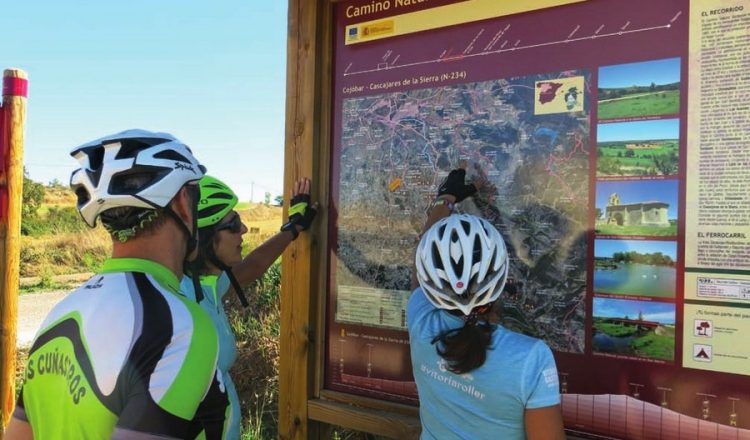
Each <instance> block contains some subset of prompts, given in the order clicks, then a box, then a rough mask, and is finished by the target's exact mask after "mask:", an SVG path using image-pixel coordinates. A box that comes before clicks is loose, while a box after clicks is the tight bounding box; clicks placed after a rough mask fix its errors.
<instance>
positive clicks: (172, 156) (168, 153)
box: [154, 150, 190, 163]
mask: <svg viewBox="0 0 750 440" xmlns="http://www.w3.org/2000/svg"><path fill="white" fill-rule="evenodd" d="M154 159H169V160H176V161H178V162H185V163H190V161H189V160H188V159H187V158H186V157H185V156H183V155H182V154H180V153H178V152H176V151H174V150H164V151H160V152H158V153H156V154H154Z"/></svg>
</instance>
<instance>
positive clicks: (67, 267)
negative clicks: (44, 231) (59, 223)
mask: <svg viewBox="0 0 750 440" xmlns="http://www.w3.org/2000/svg"><path fill="white" fill-rule="evenodd" d="M111 252H112V242H111V240H110V238H109V234H107V232H106V231H105V230H104V229H103V228H101V227H97V228H96V229H86V230H84V231H81V232H68V233H62V234H55V235H44V236H41V237H29V236H22V237H21V276H22V277H35V276H41V277H44V276H50V275H64V274H74V273H80V272H93V271H95V270H96V269H97V268H98V267H99V265H100V264H101V263H102V262H103V261H104V260H105V259H106V258H107V256H109V255H110V253H111Z"/></svg>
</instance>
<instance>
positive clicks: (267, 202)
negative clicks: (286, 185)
mask: <svg viewBox="0 0 750 440" xmlns="http://www.w3.org/2000/svg"><path fill="white" fill-rule="evenodd" d="M263 204H264V205H266V206H268V205H270V204H271V193H270V192H268V191H266V193H265V194H263Z"/></svg>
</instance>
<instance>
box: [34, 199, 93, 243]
mask: <svg viewBox="0 0 750 440" xmlns="http://www.w3.org/2000/svg"><path fill="white" fill-rule="evenodd" d="M84 229H86V224H85V223H84V222H83V220H81V216H80V215H79V214H78V211H77V210H76V209H75V208H74V207H72V206H50V207H49V210H48V211H47V213H46V214H45V215H37V214H34V215H29V216H26V217H24V218H23V219H22V222H21V234H23V235H29V236H32V237H39V236H42V235H47V234H60V233H64V232H79V231H82V230H84Z"/></svg>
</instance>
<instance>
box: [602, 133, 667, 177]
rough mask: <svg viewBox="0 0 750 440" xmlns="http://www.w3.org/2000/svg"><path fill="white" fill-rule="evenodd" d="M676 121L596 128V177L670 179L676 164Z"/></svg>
mask: <svg viewBox="0 0 750 440" xmlns="http://www.w3.org/2000/svg"><path fill="white" fill-rule="evenodd" d="M679 129H680V124H679V120H678V119H658V120H650V121H632V122H618V123H611V124H599V125H598V127H597V144H596V147H597V148H596V149H597V159H596V176H597V177H623V176H672V175H676V174H677V171H678V165H679Z"/></svg>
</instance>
